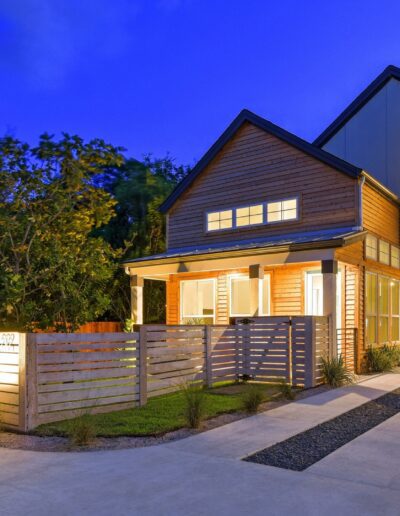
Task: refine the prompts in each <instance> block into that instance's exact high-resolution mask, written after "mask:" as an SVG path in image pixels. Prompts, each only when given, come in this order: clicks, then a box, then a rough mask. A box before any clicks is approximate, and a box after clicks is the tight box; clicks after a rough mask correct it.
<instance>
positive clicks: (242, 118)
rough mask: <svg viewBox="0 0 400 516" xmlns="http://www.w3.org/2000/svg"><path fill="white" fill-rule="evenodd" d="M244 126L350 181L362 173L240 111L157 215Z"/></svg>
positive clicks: (311, 145)
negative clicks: (284, 143)
mask: <svg viewBox="0 0 400 516" xmlns="http://www.w3.org/2000/svg"><path fill="white" fill-rule="evenodd" d="M246 122H249V123H251V124H253V125H255V126H256V127H259V128H260V129H262V130H264V131H266V132H267V133H269V134H272V135H274V136H276V137H277V138H279V139H280V140H283V141H284V142H286V143H289V144H290V145H292V146H293V147H296V148H297V149H299V150H301V151H303V152H305V153H306V154H309V155H310V156H312V157H314V158H316V159H318V160H319V161H322V162H323V163H326V164H327V165H330V166H331V167H333V168H335V169H337V170H339V171H340V172H343V173H345V174H347V175H349V176H351V177H358V176H359V175H360V174H361V172H362V169H361V168H358V167H356V166H354V165H351V164H350V163H347V161H344V160H342V159H340V158H338V157H336V156H334V155H333V154H330V153H329V152H326V151H324V150H322V149H320V148H318V147H316V146H314V145H313V144H311V143H308V142H306V141H305V140H302V139H301V138H299V137H298V136H296V135H294V134H293V133H290V132H288V131H286V130H285V129H282V128H281V127H279V126H277V125H275V124H273V123H271V122H269V121H268V120H265V118H262V117H260V116H258V115H256V114H254V113H252V112H251V111H248V110H247V109H243V111H241V112H240V113H239V115H238V116H237V117H236V118H235V120H234V121H233V122H232V123H231V124H230V126H229V127H228V128H227V129H226V130H225V131H224V132H223V133H222V135H221V136H220V137H219V138H218V140H217V141H216V142H215V143H214V145H212V147H210V149H209V150H208V151H207V152H206V154H204V156H203V157H202V158H201V160H200V161H199V162H198V163H197V164H196V166H195V167H194V168H193V169H192V171H191V172H190V173H189V174H188V175H187V176H186V177H185V178H184V179H183V180H182V181H181V182H180V183H179V184H178V185H177V187H176V188H175V190H174V191H173V192H172V193H171V195H170V196H169V197H168V198H167V199H166V200H165V201H164V202H163V204H162V205H161V206H160V211H161V212H162V213H165V212H167V211H168V210H169V209H170V208H171V206H173V204H174V203H175V201H177V199H178V198H179V196H180V195H181V194H182V193H183V192H184V191H185V190H186V189H187V188H188V187H189V186H190V185H191V184H192V183H193V181H194V180H195V179H196V177H197V176H198V175H199V174H200V173H201V172H202V171H203V170H204V169H205V167H206V166H207V165H208V164H209V163H210V162H211V161H212V160H213V159H214V158H215V156H216V155H217V154H218V152H219V151H220V150H221V149H222V148H223V147H224V145H226V143H228V141H229V140H230V139H231V138H232V137H233V136H234V134H235V133H236V132H237V130H238V129H239V128H240V127H241V126H242V125H243V124H244V123H246Z"/></svg>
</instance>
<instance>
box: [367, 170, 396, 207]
mask: <svg viewBox="0 0 400 516" xmlns="http://www.w3.org/2000/svg"><path fill="white" fill-rule="evenodd" d="M361 175H362V177H363V178H365V179H364V182H365V181H367V182H368V184H370V185H371V186H372V187H374V188H376V189H377V190H379V191H380V192H382V193H384V194H385V195H386V197H388V198H389V199H391V200H392V201H395V202H396V203H397V204H400V202H399V197H398V196H397V195H396V194H395V193H394V192H392V190H389V188H386V186H384V185H383V184H382V183H381V182H380V181H378V180H377V179H375V178H374V177H373V176H371V175H370V174H369V173H368V172H366V171H365V170H363V171H362V172H361Z"/></svg>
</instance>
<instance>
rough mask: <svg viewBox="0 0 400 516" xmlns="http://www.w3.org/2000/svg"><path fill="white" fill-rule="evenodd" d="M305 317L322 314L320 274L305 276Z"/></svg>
mask: <svg viewBox="0 0 400 516" xmlns="http://www.w3.org/2000/svg"><path fill="white" fill-rule="evenodd" d="M306 282H307V283H306V296H307V297H306V311H307V315H322V313H323V282H322V274H321V273H307V276H306Z"/></svg>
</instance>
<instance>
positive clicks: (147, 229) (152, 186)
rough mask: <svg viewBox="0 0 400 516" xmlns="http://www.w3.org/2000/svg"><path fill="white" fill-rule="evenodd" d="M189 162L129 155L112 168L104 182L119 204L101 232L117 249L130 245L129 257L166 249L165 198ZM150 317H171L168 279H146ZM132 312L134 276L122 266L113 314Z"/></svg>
mask: <svg viewBox="0 0 400 516" xmlns="http://www.w3.org/2000/svg"><path fill="white" fill-rule="evenodd" d="M187 172H188V167H184V166H176V165H175V164H174V161H173V160H172V159H171V158H170V157H169V156H167V157H166V158H164V159H153V158H152V157H151V156H146V157H145V159H144V161H143V162H139V161H137V160H133V159H130V160H127V161H126V162H125V163H124V164H123V165H122V166H121V167H119V168H116V169H113V170H108V171H107V173H106V174H104V176H103V178H102V181H101V184H102V186H103V187H104V188H105V189H106V190H107V191H109V192H110V193H111V194H112V195H113V197H114V198H115V200H116V201H117V204H116V206H115V212H116V215H115V217H114V218H113V219H112V220H111V221H110V222H109V224H107V225H106V226H105V227H104V228H102V229H101V230H100V232H99V234H101V235H102V236H103V237H104V238H105V239H106V240H107V241H108V242H110V244H111V245H112V246H113V248H114V249H121V248H124V249H125V252H124V257H123V258H124V259H128V258H137V257H140V256H146V255H152V254H157V253H161V252H163V251H164V250H165V217H164V216H163V215H162V214H161V213H160V212H159V211H158V208H159V206H160V204H161V203H162V202H163V201H164V200H165V198H166V197H167V196H168V195H169V194H170V193H171V191H172V190H173V189H174V187H175V186H176V184H177V183H178V182H179V181H180V180H181V179H182V178H183V177H184V176H185V175H186V173H187ZM144 288H145V295H144V300H145V304H144V320H145V322H163V321H164V320H165V284H163V283H162V282H159V281H145V286H144ZM129 314H130V292H129V278H128V276H127V275H126V274H125V273H124V272H123V270H122V269H120V270H119V271H118V272H117V273H116V275H115V281H114V289H113V295H112V303H111V309H110V312H109V317H110V318H111V319H115V318H118V319H119V320H121V321H122V320H125V319H127V318H129Z"/></svg>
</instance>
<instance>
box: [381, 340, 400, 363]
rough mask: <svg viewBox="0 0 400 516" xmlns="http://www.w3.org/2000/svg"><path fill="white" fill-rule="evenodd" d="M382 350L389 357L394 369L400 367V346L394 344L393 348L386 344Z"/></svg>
mask: <svg viewBox="0 0 400 516" xmlns="http://www.w3.org/2000/svg"><path fill="white" fill-rule="evenodd" d="M382 350H383V352H384V353H386V354H387V355H389V357H390V359H391V361H392V366H393V367H398V366H399V365H400V346H396V345H395V344H393V345H392V346H391V345H389V344H385V345H384V346H383V347H382Z"/></svg>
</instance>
